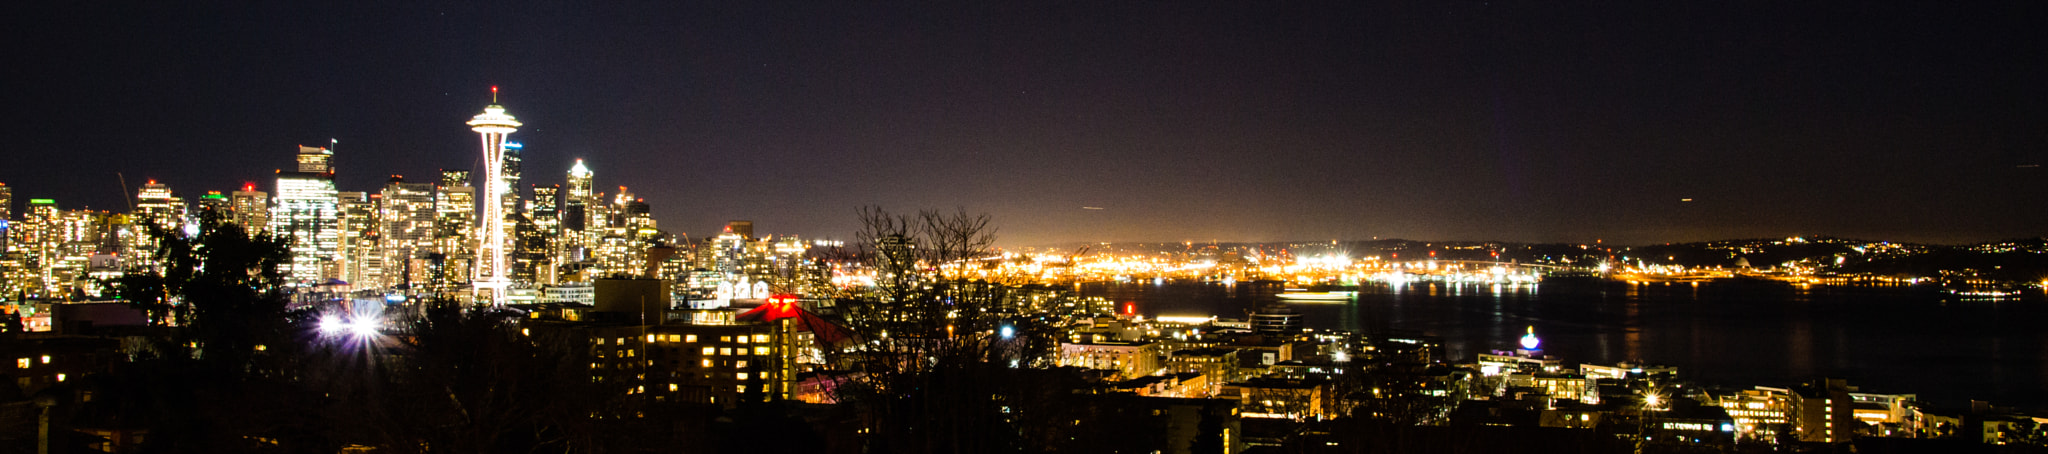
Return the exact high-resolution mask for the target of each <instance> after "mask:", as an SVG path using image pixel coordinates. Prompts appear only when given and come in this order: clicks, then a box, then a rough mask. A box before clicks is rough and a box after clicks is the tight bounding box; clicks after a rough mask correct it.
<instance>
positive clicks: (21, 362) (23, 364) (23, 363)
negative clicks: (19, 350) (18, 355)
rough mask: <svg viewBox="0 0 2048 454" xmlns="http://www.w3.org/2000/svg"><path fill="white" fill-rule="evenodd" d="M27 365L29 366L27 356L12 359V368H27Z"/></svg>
mask: <svg viewBox="0 0 2048 454" xmlns="http://www.w3.org/2000/svg"><path fill="white" fill-rule="evenodd" d="M28 366H29V361H28V358H22V359H17V360H14V368H16V369H27V368H28Z"/></svg>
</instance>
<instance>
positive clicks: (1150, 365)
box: [1058, 339, 1160, 379]
mask: <svg viewBox="0 0 2048 454" xmlns="http://www.w3.org/2000/svg"><path fill="white" fill-rule="evenodd" d="M1058 362H1059V365H1060V366H1065V367H1080V368H1086V369H1102V370H1110V371H1115V372H1116V373H1117V376H1118V377H1119V378H1122V379H1131V378H1137V377H1142V376H1146V375H1152V374H1153V373H1156V372H1158V371H1159V369H1160V364H1159V343H1157V342H1151V341H1136V342H1119V341H1111V340H1101V341H1097V340H1093V339H1090V340H1087V341H1083V342H1061V343H1060V354H1059V361H1058Z"/></svg>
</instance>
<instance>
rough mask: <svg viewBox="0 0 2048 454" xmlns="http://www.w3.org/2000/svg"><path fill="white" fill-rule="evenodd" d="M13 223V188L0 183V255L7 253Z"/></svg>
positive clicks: (0, 277) (1, 277) (4, 277)
mask: <svg viewBox="0 0 2048 454" xmlns="http://www.w3.org/2000/svg"><path fill="white" fill-rule="evenodd" d="M13 222H14V188H9V187H7V183H0V254H5V253H6V252H7V249H8V247H9V246H8V245H7V241H8V238H9V237H11V236H13V227H14V226H12V225H10V224H12V223H13ZM6 278H7V276H0V279H6ZM0 290H4V289H0Z"/></svg>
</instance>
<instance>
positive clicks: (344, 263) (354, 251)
mask: <svg viewBox="0 0 2048 454" xmlns="http://www.w3.org/2000/svg"><path fill="white" fill-rule="evenodd" d="M383 198H384V197H383V196H382V195H377V194H367V193H363V192H356V191H350V192H342V193H337V194H336V195H335V199H336V207H335V208H336V209H337V210H339V211H340V213H341V214H340V219H339V221H340V222H338V223H337V226H338V227H340V229H341V235H340V244H339V246H340V248H341V249H340V256H339V257H337V258H336V260H335V269H336V273H335V274H336V275H337V278H339V279H341V280H342V281H343V282H348V283H349V284H351V285H352V286H353V288H356V289H364V288H376V287H380V285H377V283H379V282H381V281H382V280H383V278H384V254H383V251H382V248H380V247H378V246H380V243H379V241H378V238H377V205H378V203H379V202H382V199H383Z"/></svg>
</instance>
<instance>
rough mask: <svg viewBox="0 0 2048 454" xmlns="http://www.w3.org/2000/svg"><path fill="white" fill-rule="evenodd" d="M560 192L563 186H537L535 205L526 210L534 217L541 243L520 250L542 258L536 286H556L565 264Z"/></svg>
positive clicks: (536, 277)
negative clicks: (560, 266)
mask: <svg viewBox="0 0 2048 454" xmlns="http://www.w3.org/2000/svg"><path fill="white" fill-rule="evenodd" d="M561 192H562V186H561V185H553V184H551V185H546V186H541V185H534V186H533V201H532V203H533V205H532V206H530V207H528V208H527V209H526V211H527V213H528V214H529V215H531V216H532V217H533V229H534V232H535V234H536V235H538V237H537V238H538V240H537V242H525V243H522V244H521V247H523V248H530V249H529V250H523V251H521V252H523V253H530V254H539V255H540V261H541V264H540V265H539V269H538V270H536V273H535V276H534V283H536V284H543V285H555V284H556V282H557V281H559V279H557V278H556V276H557V275H558V274H557V273H559V272H560V270H559V265H560V264H561V263H562V240H561V238H562V212H561V207H560V205H559V204H560V203H561Z"/></svg>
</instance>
